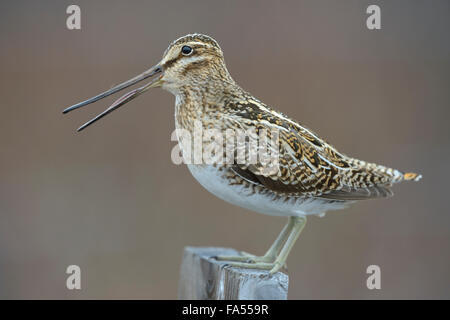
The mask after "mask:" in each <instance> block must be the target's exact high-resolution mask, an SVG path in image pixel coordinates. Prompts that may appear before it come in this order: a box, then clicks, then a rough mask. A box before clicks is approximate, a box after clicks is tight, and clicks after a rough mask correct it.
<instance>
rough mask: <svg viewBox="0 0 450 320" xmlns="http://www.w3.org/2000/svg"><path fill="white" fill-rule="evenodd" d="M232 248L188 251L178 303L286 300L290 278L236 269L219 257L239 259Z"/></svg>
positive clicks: (184, 260) (185, 257) (193, 248)
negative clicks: (179, 301)
mask: <svg viewBox="0 0 450 320" xmlns="http://www.w3.org/2000/svg"><path fill="white" fill-rule="evenodd" d="M238 254H239V253H238V252H237V251H236V250H234V249H230V248H214V247H186V248H185V249H184V254H183V261H182V263H181V270H180V283H179V288H178V298H179V299H196V300H197V299H198V300H233V299H236V300H253V299H265V300H268V299H271V300H286V299H287V293H288V285H289V277H288V276H287V275H286V274H284V273H282V272H278V273H276V274H274V275H272V276H269V274H268V272H267V271H260V270H251V269H243V268H234V267H229V266H226V262H224V261H217V260H216V259H214V258H213V257H214V256H217V255H238Z"/></svg>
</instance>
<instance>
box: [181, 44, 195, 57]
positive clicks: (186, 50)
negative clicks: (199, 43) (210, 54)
mask: <svg viewBox="0 0 450 320" xmlns="http://www.w3.org/2000/svg"><path fill="white" fill-rule="evenodd" d="M193 51H194V50H192V48H191V47H189V46H183V48H181V53H182V54H183V55H185V56H188V55H190V54H191V53H192V52H193Z"/></svg>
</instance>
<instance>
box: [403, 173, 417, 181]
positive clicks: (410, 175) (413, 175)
mask: <svg viewBox="0 0 450 320" xmlns="http://www.w3.org/2000/svg"><path fill="white" fill-rule="evenodd" d="M420 179H422V175H421V174H418V173H413V172H406V173H404V174H403V180H406V181H408V180H412V181H419V180H420Z"/></svg>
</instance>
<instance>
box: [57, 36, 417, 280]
mask: <svg viewBox="0 0 450 320" xmlns="http://www.w3.org/2000/svg"><path fill="white" fill-rule="evenodd" d="M152 76H156V77H155V78H154V79H153V80H152V81H150V82H149V83H148V84H146V85H144V86H142V87H140V88H138V89H135V90H133V91H131V92H130V93H127V94H125V95H124V96H122V97H121V98H119V99H118V100H117V101H116V102H114V103H113V104H112V105H111V106H110V107H109V108H108V109H107V110H105V111H104V112H103V113H101V114H100V115H98V116H97V117H95V118H94V119H92V120H91V121H89V122H87V123H86V124H84V125H83V126H81V127H80V128H79V129H78V130H79V131H81V130H83V129H85V128H86V127H87V126H89V125H90V124H92V123H94V122H95V121H97V120H98V119H100V118H102V117H103V116H105V115H106V114H108V113H110V112H112V111H113V110H115V109H117V108H119V107H120V106H122V105H124V104H125V103H127V102H129V101H130V100H132V99H134V98H136V97H137V96H138V95H140V94H142V93H143V92H145V91H147V90H148V89H149V88H154V87H161V88H163V89H165V90H168V91H170V92H171V93H173V94H174V95H175V97H176V99H175V126H176V128H177V129H183V130H186V131H188V132H192V133H193V131H194V127H195V123H196V122H197V123H200V125H201V126H202V127H203V128H204V129H211V128H213V129H217V130H219V131H220V132H224V131H226V130H227V129H236V130H237V129H240V130H242V129H252V128H253V129H255V130H256V131H257V132H260V131H263V130H267V131H268V132H273V131H274V130H276V132H277V133H278V139H277V140H276V141H277V144H276V147H277V148H278V150H277V151H278V153H277V157H278V158H277V162H276V167H275V168H273V163H271V164H268V163H267V162H264V163H263V162H262V161H256V162H252V163H249V162H248V159H247V158H246V161H244V162H239V161H235V160H234V161H231V162H229V161H227V162H224V161H222V162H214V163H209V164H205V163H200V164H188V168H189V170H190V172H191V173H192V175H193V176H194V177H195V178H196V179H197V180H198V181H199V182H200V184H201V185H202V186H204V187H205V188H206V189H207V190H209V191H210V192H212V193H213V194H215V195H216V196H217V197H219V198H221V199H223V200H225V201H228V202H231V203H233V204H236V205H238V206H241V207H244V208H248V209H250V210H253V211H256V212H260V213H265V214H269V215H275V216H286V217H289V221H288V223H287V224H286V226H285V227H284V229H283V230H282V232H281V233H280V235H279V236H278V238H277V239H276V240H275V242H274V243H273V244H272V246H271V247H270V249H269V250H268V251H267V253H266V254H265V255H264V256H261V257H258V256H254V255H250V254H246V253H243V254H242V255H241V256H233V257H217V259H220V260H227V261H230V262H229V264H230V265H233V266H237V267H245V268H257V269H267V270H270V273H274V272H277V271H278V270H279V269H280V268H281V267H282V266H283V265H284V264H285V262H286V259H287V256H288V254H289V252H290V250H291V249H292V246H293V245H294V243H295V241H296V239H297V238H298V236H299V234H300V232H301V230H302V229H303V227H304V225H305V223H306V216H307V215H321V214H324V213H325V212H326V211H328V210H335V209H341V208H344V207H346V206H347V205H348V204H350V203H353V202H355V201H358V200H365V199H373V198H384V197H388V196H391V195H392V191H391V190H390V187H391V186H392V185H393V184H394V183H397V182H401V181H404V180H414V181H417V180H419V179H420V178H421V176H420V175H418V174H415V173H403V172H400V171H398V170H395V169H391V168H387V167H384V166H381V165H377V164H373V163H368V162H365V161H361V160H357V159H354V158H350V157H348V156H346V155H344V154H342V153H339V152H338V151H337V150H336V149H335V148H334V147H332V146H331V145H329V144H328V143H327V142H325V141H324V140H322V139H321V138H319V137H318V136H317V135H316V134H315V133H314V132H312V131H311V130H308V129H307V128H305V127H303V126H302V125H300V124H299V123H298V122H296V121H294V120H292V119H290V118H288V117H287V116H285V115H283V114H282V113H280V112H277V111H275V110H273V109H271V108H270V107H269V106H267V105H266V104H264V103H263V102H261V101H259V100H258V99H256V98H255V97H253V96H252V95H251V94H249V93H247V92H246V91H244V90H243V89H242V88H241V87H240V86H239V85H238V84H237V83H236V82H235V81H234V80H233V79H232V78H231V76H230V74H229V73H228V70H227V68H226V66H225V61H224V57H223V53H222V50H221V49H220V47H219V45H218V44H217V42H216V41H215V40H214V39H212V38H210V37H208V36H205V35H201V34H192V35H187V36H184V37H182V38H180V39H178V40H176V41H174V42H173V43H171V44H170V45H169V47H168V49H167V50H166V51H165V53H164V55H163V58H162V60H161V61H160V62H159V63H158V64H157V65H156V66H154V67H152V68H150V69H149V70H147V71H145V72H144V73H142V74H141V75H139V76H137V77H135V78H133V79H131V80H129V81H126V82H124V83H122V84H120V85H118V86H116V87H114V88H112V89H110V90H108V91H106V92H104V93H102V94H100V95H98V96H96V97H93V98H91V99H89V100H86V101H84V102H81V103H79V104H76V105H74V106H72V107H69V108H67V109H66V110H64V113H66V112H69V111H71V110H74V109H77V108H80V107H83V106H85V105H87V104H90V103H92V102H95V101H97V100H99V99H102V98H104V97H106V96H109V95H111V94H113V93H115V92H117V91H119V90H122V89H124V88H126V87H129V86H131V85H133V84H135V83H137V82H139V81H141V80H144V79H146V78H148V77H152ZM258 137H259V136H258V135H256V136H255V135H249V136H248V137H247V138H246V139H245V140H243V141H244V142H243V143H241V144H239V143H236V144H235V149H236V150H234V151H237V149H238V148H239V147H243V148H244V149H245V148H247V149H248V147H249V145H251V144H252V143H253V142H255V141H252V140H254V139H258ZM203 143H208V142H205V141H203ZM256 143H258V141H256ZM180 145H181V146H183V144H180ZM185 151H187V150H185ZM232 151H233V150H232ZM232 153H235V152H232ZM270 165H272V167H271V168H269V169H270V170H267V169H268V168H267V167H268V166H270ZM273 169H275V170H273Z"/></svg>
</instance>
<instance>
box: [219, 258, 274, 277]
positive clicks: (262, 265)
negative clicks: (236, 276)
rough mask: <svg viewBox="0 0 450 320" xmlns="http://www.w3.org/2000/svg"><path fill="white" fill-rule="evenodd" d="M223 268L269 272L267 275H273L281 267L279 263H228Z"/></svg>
mask: <svg viewBox="0 0 450 320" xmlns="http://www.w3.org/2000/svg"><path fill="white" fill-rule="evenodd" d="M225 267H234V268H245V269H255V270H269V275H273V274H275V273H277V272H278V271H280V269H281V268H282V267H283V264H282V263H281V262H278V261H275V262H253V263H249V262H237V261H230V262H227V263H226V264H225Z"/></svg>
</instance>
